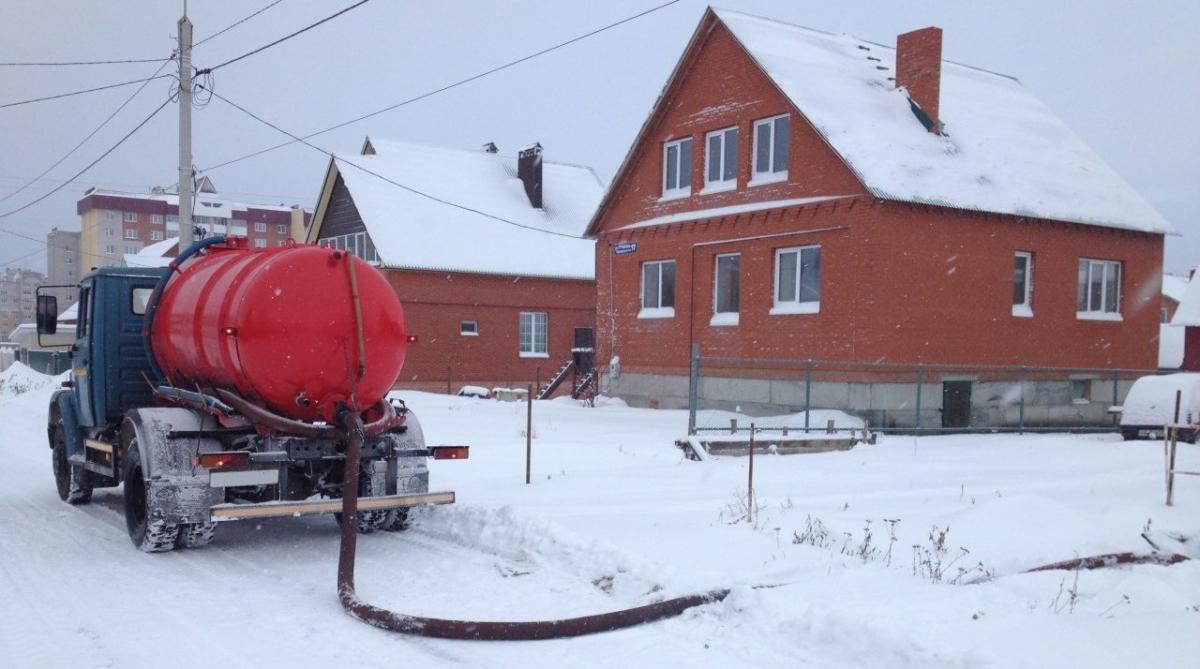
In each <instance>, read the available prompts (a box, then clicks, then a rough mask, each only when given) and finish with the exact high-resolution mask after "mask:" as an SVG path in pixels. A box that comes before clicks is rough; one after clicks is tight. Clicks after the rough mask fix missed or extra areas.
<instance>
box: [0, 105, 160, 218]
mask: <svg viewBox="0 0 1200 669" xmlns="http://www.w3.org/2000/svg"><path fill="white" fill-rule="evenodd" d="M170 103H171V100H170V98H168V99H166V100H163V103H162V104H161V105H159V106H158V108H157V109H155V110H154V111H152V112H150V115H149V116H147V117H146V118H145V119H143V120H142V122H141V123H138V124H137V126H135V127H134V128H133V130H130V131H129V132H127V133H125V136H124V137H122V138H121V139H119V140H117V143H116V144H113V145H112V146H110V147H109V148H108V150H106V151H105V152H104V153H102V154H100V156H99V157H97V158H96V159H95V160H93V161H92V162H90V163H88V164H87V166H85V167H84V168H83V169H81V170H79V171H78V172H76V173H75V174H74V175H72V176H71V178H70V179H68V180H67V181H66V182H65V183H63V184H62V185H61V186H55V187H54V188H53V189H51V190H50V191H49V192H47V193H45V194H43V195H41V196H40V197H38V198H36V199H34V200H33V201H31V202H28V203H26V204H24V205H21V206H20V207H17V208H16V209H12V210H10V211H6V212H4V213H2V214H0V218H8V217H9V216H12V215H13V214H16V213H19V212H22V211H25V210H26V209H28V208H30V207H32V206H33V205H35V204H37V203H38V202H41V201H42V200H45V199H46V198H48V197H50V196H51V195H53V194H55V193H57V192H58V191H60V190H62V189H63V188H66V186H67V184H68V183H70V182H72V181H74V180H75V179H78V178H79V177H81V176H83V174H84V173H85V172H87V171H88V170H90V169H92V168H93V167H95V166H96V163H99V162H100V161H101V160H104V159H105V158H107V157H108V154H110V153H112V152H113V151H116V150H117V147H119V146H121V145H122V144H124V143H125V142H126V141H127V140H128V139H129V138H130V137H133V135H134V133H136V132H137V131H139V130H141V129H142V128H143V127H145V125H146V124H147V123H149V122H150V119H152V118H154V117H155V116H157V115H158V112H160V111H162V110H163V108H164V107H166V106H167V105H168V104H170ZM0 232H7V233H9V234H16V235H17V236H18V237H20V236H21V235H19V234H17V233H15V232H13V231H12V230H5V229H3V228H0Z"/></svg>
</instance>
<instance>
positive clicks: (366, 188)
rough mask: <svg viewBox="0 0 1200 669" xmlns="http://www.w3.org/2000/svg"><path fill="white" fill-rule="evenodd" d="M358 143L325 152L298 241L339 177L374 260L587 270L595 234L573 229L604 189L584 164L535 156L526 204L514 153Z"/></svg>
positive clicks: (584, 273) (515, 271)
mask: <svg viewBox="0 0 1200 669" xmlns="http://www.w3.org/2000/svg"><path fill="white" fill-rule="evenodd" d="M367 146H370V147H371V148H373V150H374V152H375V153H374V154H373V155H347V154H335V155H334V158H333V159H332V160H331V161H330V165H329V170H328V172H327V174H326V181H325V187H324V188H323V190H322V195H321V200H320V202H319V203H318V205H317V214H316V216H315V217H314V223H313V225H312V226H311V227H310V228H309V236H308V241H310V242H311V241H315V240H316V239H317V238H318V236H319V234H320V227H321V225H322V224H323V223H324V218H325V213H326V211H327V210H328V204H329V202H328V200H329V198H330V196H331V193H332V191H333V184H334V182H336V180H337V178H338V177H339V176H340V177H341V178H342V181H343V183H344V184H345V186H346V189H347V190H348V191H349V192H350V196H351V197H352V198H353V200H354V205H355V207H356V208H357V209H358V212H359V215H360V216H361V217H362V221H363V225H365V226H366V228H367V233H368V234H369V235H370V236H371V239H372V241H373V242H374V243H375V250H376V252H377V253H378V254H379V257H380V261H381V264H382V265H383V266H384V267H390V268H397V269H421V270H445V271H461V272H475V273H482V274H503V275H513V276H539V277H557V278H571V279H593V278H595V242H593V241H592V240H588V239H582V238H581V237H580V235H581V234H582V233H583V230H584V227H585V226H586V225H587V223H588V221H589V220H590V219H591V216H592V212H593V211H595V208H596V205H597V204H598V203H599V202H600V197H601V195H602V194H603V192H604V188H603V185H602V184H601V183H600V180H599V179H597V178H596V175H595V173H594V172H592V170H591V169H590V168H588V167H582V166H578V165H569V164H565V163H555V162H550V161H543V162H542V183H543V190H542V193H543V208H542V209H534V208H533V207H532V206H531V205H530V204H529V198H528V197H527V196H526V195H525V189H524V186H523V184H522V183H521V180H520V179H519V178H518V177H517V159H516V157H513V156H501V155H499V154H494V153H487V152H484V151H467V150H462V149H450V148H444V147H433V146H426V145H422V144H413V143H408V142H396V141H388V140H381V139H375V138H368V140H367V142H365V143H364V148H365V147H367ZM368 170H369V171H368ZM372 173H374V174H372ZM377 175H378V176H377ZM381 177H382V178H381ZM397 184H403V186H404V187H401V186H399V185H397ZM405 187H407V188H405ZM415 191H420V193H418V192H415ZM421 193H424V194H425V195H422V194H421ZM456 205H457V206H456ZM498 218H499V219H505V220H497V219H498Z"/></svg>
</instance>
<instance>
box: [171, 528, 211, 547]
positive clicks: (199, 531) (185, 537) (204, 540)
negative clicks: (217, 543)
mask: <svg viewBox="0 0 1200 669" xmlns="http://www.w3.org/2000/svg"><path fill="white" fill-rule="evenodd" d="M216 533H217V524H216V523H186V524H184V525H181V526H180V527H179V542H178V545H179V547H180V548H204V547H205V546H207V545H209V544H210V543H212V540H213V537H214V536H215V535H216Z"/></svg>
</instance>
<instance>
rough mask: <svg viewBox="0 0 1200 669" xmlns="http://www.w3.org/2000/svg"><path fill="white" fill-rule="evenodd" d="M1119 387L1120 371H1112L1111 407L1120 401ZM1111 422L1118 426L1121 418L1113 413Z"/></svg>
mask: <svg viewBox="0 0 1200 669" xmlns="http://www.w3.org/2000/svg"><path fill="white" fill-rule="evenodd" d="M1119 385H1121V371H1120V370H1118V369H1114V370H1113V401H1112V405H1111V406H1117V403H1118V402H1119V401H1120V400H1119V399H1118V398H1119V394H1118V392H1117V387H1118V386H1119ZM1112 422H1113V425H1119V424H1120V423H1121V417H1120V414H1118V413H1113V415H1112ZM1176 422H1178V421H1176Z"/></svg>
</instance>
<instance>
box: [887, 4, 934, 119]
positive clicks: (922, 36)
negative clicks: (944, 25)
mask: <svg viewBox="0 0 1200 669" xmlns="http://www.w3.org/2000/svg"><path fill="white" fill-rule="evenodd" d="M896 86H897V87H898V88H904V89H905V90H907V91H908V99H909V101H910V102H911V103H912V104H913V113H914V114H916V115H917V118H919V119H921V123H923V124H924V125H925V129H926V130H928V131H929V132H932V133H934V134H938V135H940V134H941V133H942V121H941V117H940V116H938V102H939V98H940V94H941V88H942V29H941V28H936V27H933V26H930V27H928V28H921V29H920V30H914V31H912V32H908V33H904V34H903V35H900V36H898V37H897V38H896ZM922 115H923V116H924V118H922Z"/></svg>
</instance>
